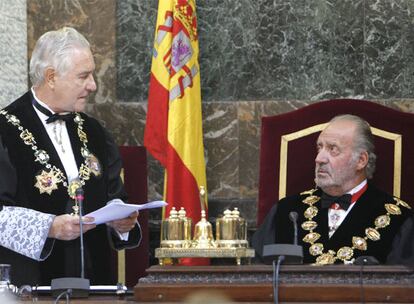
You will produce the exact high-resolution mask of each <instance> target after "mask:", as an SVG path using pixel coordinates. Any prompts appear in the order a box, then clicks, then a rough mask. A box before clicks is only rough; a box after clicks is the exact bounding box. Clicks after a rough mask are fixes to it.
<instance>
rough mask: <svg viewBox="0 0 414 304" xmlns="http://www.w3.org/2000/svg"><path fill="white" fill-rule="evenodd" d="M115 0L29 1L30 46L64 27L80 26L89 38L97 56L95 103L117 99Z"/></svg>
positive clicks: (78, 27) (30, 49) (93, 100)
mask: <svg viewBox="0 0 414 304" xmlns="http://www.w3.org/2000/svg"><path fill="white" fill-rule="evenodd" d="M116 3H117V1H115V0H52V1H45V0H28V1H27V14H28V16H27V19H28V20H27V22H28V49H29V54H31V52H32V50H33V47H34V44H35V43H36V41H37V39H38V38H39V37H40V36H41V35H42V34H43V33H45V32H47V31H50V30H57V29H60V28H62V27H63V26H71V27H74V28H76V29H77V30H78V31H79V32H80V33H81V34H83V35H84V36H85V38H86V39H88V41H89V43H90V44H91V48H92V52H93V54H94V57H95V63H96V71H95V81H96V83H97V88H98V89H97V91H96V92H95V93H94V94H93V96H91V98H90V100H91V102H93V103H112V102H115V100H116V81H117V80H116V66H115V54H116V48H115V36H116V33H115V29H116V18H115V8H116Z"/></svg>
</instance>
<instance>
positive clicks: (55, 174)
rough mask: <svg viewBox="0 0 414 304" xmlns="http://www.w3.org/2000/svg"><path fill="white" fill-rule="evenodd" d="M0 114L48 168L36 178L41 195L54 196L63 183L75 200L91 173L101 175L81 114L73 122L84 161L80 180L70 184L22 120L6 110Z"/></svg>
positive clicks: (38, 160) (80, 170)
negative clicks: (88, 145)
mask: <svg viewBox="0 0 414 304" xmlns="http://www.w3.org/2000/svg"><path fill="white" fill-rule="evenodd" d="M0 114H1V115H3V116H5V117H6V119H7V122H8V123H10V124H12V125H14V126H15V127H16V128H17V129H18V130H19V131H20V138H21V139H22V140H23V142H24V144H25V145H28V146H30V147H31V149H32V150H33V152H34V156H35V161H36V162H39V163H40V164H42V165H44V166H45V167H46V169H45V170H42V171H41V173H40V174H39V175H37V176H36V183H35V185H34V186H35V187H36V188H38V189H39V192H40V193H41V194H42V193H47V194H49V195H50V194H52V192H53V190H56V189H57V188H58V184H59V183H62V185H63V186H64V187H66V188H67V191H68V195H69V196H70V197H71V198H72V199H74V198H75V192H76V190H77V189H78V188H79V187H82V186H84V185H85V182H86V181H87V180H89V178H90V175H91V173H93V174H94V175H95V176H99V175H100V174H101V168H100V164H99V161H98V160H97V158H96V156H95V155H93V154H92V153H91V152H89V149H88V147H87V142H88V138H87V136H86V133H85V132H84V131H83V122H84V120H83V119H82V117H81V115H80V114H79V113H76V115H75V117H74V119H73V120H74V122H75V123H76V124H77V133H78V136H79V139H80V141H81V142H82V147H81V154H82V157H83V159H84V161H83V163H82V164H81V166H80V168H79V175H78V179H75V180H73V181H71V182H70V183H69V184H68V182H67V180H66V176H65V174H64V173H63V172H62V171H61V170H60V169H59V168H57V167H56V166H54V165H53V166H52V165H51V164H50V163H49V160H50V156H49V154H48V153H47V152H46V151H45V150H41V149H39V148H38V147H37V145H36V140H35V138H34V136H33V134H32V133H31V132H29V130H27V129H25V128H23V126H22V125H21V123H20V120H19V119H18V118H17V117H16V116H14V115H12V114H8V113H7V111H5V110H1V111H0Z"/></svg>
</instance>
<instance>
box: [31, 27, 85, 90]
mask: <svg viewBox="0 0 414 304" xmlns="http://www.w3.org/2000/svg"><path fill="white" fill-rule="evenodd" d="M78 48H87V49H90V45H89V42H88V40H86V38H85V37H84V36H83V35H82V34H80V33H79V32H78V31H77V30H75V29H74V28H71V27H63V28H61V29H59V30H57V31H50V32H46V33H44V34H43V35H42V36H41V37H40V38H39V40H37V42H36V45H35V47H34V49H33V53H32V58H31V59H30V72H29V74H30V80H31V81H32V84H33V85H34V86H39V85H40V84H42V83H43V82H44V80H45V79H44V76H45V71H46V70H47V69H49V68H52V69H54V70H55V71H56V72H57V73H58V74H60V75H64V74H65V72H67V70H68V69H69V67H70V64H71V61H72V56H71V55H72V54H73V50H74V49H78Z"/></svg>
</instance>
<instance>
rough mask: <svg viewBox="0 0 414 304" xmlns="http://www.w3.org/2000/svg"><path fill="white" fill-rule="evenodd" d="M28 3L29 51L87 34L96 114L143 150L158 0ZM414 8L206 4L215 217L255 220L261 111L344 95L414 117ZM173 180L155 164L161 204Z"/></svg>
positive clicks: (355, 3)
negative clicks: (60, 32)
mask: <svg viewBox="0 0 414 304" xmlns="http://www.w3.org/2000/svg"><path fill="white" fill-rule="evenodd" d="M27 3H28V5H27V20H28V25H27V29H28V48H29V53H30V50H31V49H32V48H33V45H34V42H35V40H36V39H37V38H38V36H39V35H40V34H41V33H43V32H44V31H46V30H49V29H54V28H57V27H61V26H63V25H70V26H74V27H76V28H78V29H79V30H80V31H81V32H83V33H84V34H85V36H86V37H87V38H88V39H89V40H90V42H91V44H92V45H93V49H94V51H95V58H96V62H97V71H96V78H97V81H98V92H97V93H96V94H95V95H94V96H93V98H92V99H91V103H90V105H89V108H88V111H89V112H90V113H91V114H93V115H94V116H96V117H97V118H99V119H101V120H102V121H103V122H104V123H105V124H106V126H107V127H108V128H110V129H111V130H112V132H113V133H114V136H115V139H116V141H117V142H118V143H119V144H129V145H136V144H138V145H141V144H142V142H143V132H144V126H145V115H146V109H147V108H146V101H147V94H148V83H149V73H150V64H151V49H152V45H153V38H154V30H155V20H156V13H157V6H158V1H156V0H147V1H142V0H119V1H115V0H99V1H98V0H72V1H71V0H53V1H52V0H49V1H47V0H28V2H27ZM413 12H414V1H412V0H395V1H388V0H329V1H328V0H309V1H302V0H278V1H276V0H256V1H251V0H238V1H233V0H209V1H201V0H199V1H198V3H197V14H198V24H199V28H198V29H199V43H200V67H201V84H202V99H203V123H204V140H205V154H206V160H207V180H208V191H209V198H210V210H211V212H210V215H211V216H214V215H215V214H217V213H218V212H221V211H222V210H223V209H224V208H225V207H228V206H234V205H238V206H239V207H240V208H241V210H242V215H245V216H246V217H248V218H249V221H250V224H251V226H254V225H255V214H256V207H255V201H256V198H257V188H258V158H259V142H260V138H259V137H260V117H261V116H263V115H275V114H279V113H284V112H287V111H291V110H294V109H297V108H300V107H303V106H305V105H307V104H309V103H313V102H316V101H319V100H325V99H329V98H340V97H352V98H363V99H369V100H374V101H377V102H381V103H383V104H385V105H388V106H390V107H393V108H397V109H400V110H402V111H407V112H414V106H413V101H414V81H413V80H414V79H413V78H414V77H413V76H414V47H413V45H414V31H413V28H414V27H413V25H414V19H413V17H412V14H413ZM3 81H4V80H0V82H3ZM0 87H1V86H0ZM162 177H163V173H162V169H161V167H160V166H159V165H158V163H157V162H156V161H155V160H153V159H151V158H150V160H149V186H150V193H149V198H150V199H155V198H159V197H161V193H162ZM247 215H248V216H247ZM158 217H159V214H153V219H156V218H158Z"/></svg>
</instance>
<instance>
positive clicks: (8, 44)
mask: <svg viewBox="0 0 414 304" xmlns="http://www.w3.org/2000/svg"><path fill="white" fill-rule="evenodd" d="M26 24H27V22H26V0H14V1H9V0H0V58H1V59H0V62H1V63H0V107H1V108H2V107H4V106H6V105H8V104H9V103H10V102H11V101H13V100H15V99H16V98H17V97H19V96H20V95H22V94H23V93H24V92H25V91H26V90H27V88H28V81H27V78H28V76H27V30H26V28H27V25H26Z"/></svg>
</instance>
